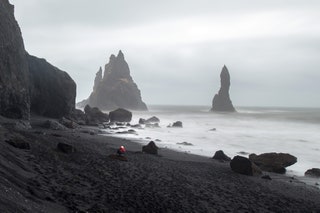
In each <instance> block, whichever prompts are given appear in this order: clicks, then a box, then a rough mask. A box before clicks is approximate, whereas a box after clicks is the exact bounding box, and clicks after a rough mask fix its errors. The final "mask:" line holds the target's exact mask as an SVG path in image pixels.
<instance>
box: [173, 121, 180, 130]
mask: <svg viewBox="0 0 320 213" xmlns="http://www.w3.org/2000/svg"><path fill="white" fill-rule="evenodd" d="M171 127H180V128H182V122H181V121H176V122H174V123H173V124H172V126H171Z"/></svg>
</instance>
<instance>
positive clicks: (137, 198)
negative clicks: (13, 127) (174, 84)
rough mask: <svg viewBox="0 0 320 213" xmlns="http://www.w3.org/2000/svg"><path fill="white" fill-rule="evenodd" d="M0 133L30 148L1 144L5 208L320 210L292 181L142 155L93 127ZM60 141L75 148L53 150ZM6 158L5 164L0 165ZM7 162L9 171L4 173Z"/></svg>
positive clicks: (313, 192) (183, 157) (189, 158)
mask: <svg viewBox="0 0 320 213" xmlns="http://www.w3.org/2000/svg"><path fill="white" fill-rule="evenodd" d="M0 130H1V131H0V133H1V136H2V139H1V140H6V137H9V136H10V135H11V136H13V135H14V136H15V137H20V138H21V139H23V140H24V141H26V142H28V143H29V144H30V150H20V149H16V148H14V147H12V146H10V145H9V144H7V143H5V142H2V143H0V146H1V148H2V149H1V150H3V151H2V153H1V154H0V157H1V158H0V159H2V160H1V161H0V162H1V167H0V172H1V173H2V174H6V176H5V177H7V178H4V177H0V192H1V193H2V194H3V195H6V196H5V197H4V196H1V195H0V204H1V205H0V206H1V207H0V209H1V208H2V210H3V211H9V212H12V211H14V212H56V211H57V209H58V210H59V212H76V211H84V212H85V211H88V212H96V211H100V212H137V211H139V212H228V211H229V212H279V211H282V212H292V211H294V212H295V211H297V212H299V211H300V212H308V211H309V212H310V211H312V210H313V211H315V212H317V211H320V202H319V200H320V190H318V189H316V188H314V187H310V186H307V185H305V184H302V183H300V182H298V181H296V180H292V179H290V178H286V179H283V178H282V177H281V178H277V177H278V176H277V175H272V180H271V181H270V180H265V179H261V178H259V177H249V176H244V175H240V174H237V173H234V172H232V171H231V169H230V167H229V164H228V163H220V162H217V161H215V160H213V159H210V158H206V157H202V156H197V155H193V154H185V153H179V152H175V151H172V150H167V149H160V150H159V155H158V156H154V155H149V154H144V153H142V152H141V148H142V145H141V144H138V143H136V142H133V141H129V140H127V139H121V138H117V137H112V136H102V135H97V134H98V130H97V131H95V133H93V135H91V134H90V133H91V131H93V130H92V128H86V127H82V128H79V129H76V130H65V131H58V130H49V129H44V128H40V127H38V126H33V129H30V130H23V131H17V132H10V131H9V130H8V131H9V132H8V131H7V130H6V129H5V128H3V127H0ZM6 133H8V134H6ZM60 142H62V143H67V144H70V145H72V146H73V147H74V148H75V150H76V151H75V152H72V153H68V154H66V153H61V152H59V151H58V150H57V148H56V146H57V143H60ZM120 145H124V146H125V147H126V149H127V153H126V157H127V158H128V161H127V162H122V161H118V160H113V159H111V158H109V157H108V156H109V155H110V154H115V152H116V149H117V148H118V147H119V146H120ZM8 156H11V157H10V162H11V163H9V162H7V161H4V160H3V159H5V157H7V158H8ZM11 164H12V165H11ZM9 165H11V168H15V170H8V169H7V168H10V167H9ZM9 177H10V178H9ZM13 180H14V181H13ZM8 181H9V183H8ZM8 188H11V190H9V191H8V192H6V191H5V189H8ZM1 193H0V194H1ZM16 194H19V196H18V197H17V196H16V197H15V198H14V197H13V195H16ZM11 195H12V196H11Z"/></svg>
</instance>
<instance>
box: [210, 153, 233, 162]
mask: <svg viewBox="0 0 320 213" xmlns="http://www.w3.org/2000/svg"><path fill="white" fill-rule="evenodd" d="M212 158H213V159H215V160H221V161H231V158H230V157H228V156H227V155H226V154H224V152H223V151H222V150H219V151H216V153H215V154H214V156H213V157H212Z"/></svg>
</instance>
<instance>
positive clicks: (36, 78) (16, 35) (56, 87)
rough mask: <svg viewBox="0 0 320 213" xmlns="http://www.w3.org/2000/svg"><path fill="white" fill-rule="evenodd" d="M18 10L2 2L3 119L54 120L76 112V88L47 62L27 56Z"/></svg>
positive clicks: (5, 0)
mask: <svg viewBox="0 0 320 213" xmlns="http://www.w3.org/2000/svg"><path fill="white" fill-rule="evenodd" d="M13 13H14V7H13V6H12V5H11V4H9V2H8V0H2V1H0V115H3V116H5V117H9V118H17V119H29V117H30V108H31V110H32V111H33V112H34V113H37V114H39V115H44V116H48V117H53V118H60V117H62V116H65V115H68V114H70V113H71V112H72V111H73V110H74V109H75V96H76V84H75V83H74V81H73V80H72V79H71V78H70V76H69V75H68V74H67V73H66V72H63V71H60V70H59V69H57V68H56V67H54V66H52V65H50V64H49V63H48V62H46V61H45V60H44V59H39V58H36V57H34V56H30V55H28V54H27V53H26V50H25V48H24V44H23V39H22V36H21V32H20V28H19V26H18V23H17V22H16V20H15V18H14V14H13Z"/></svg>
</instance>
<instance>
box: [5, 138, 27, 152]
mask: <svg viewBox="0 0 320 213" xmlns="http://www.w3.org/2000/svg"><path fill="white" fill-rule="evenodd" d="M6 142H7V143H8V144H10V145H11V146H13V147H15V148H18V149H27V150H29V149H30V144H29V143H28V142H26V141H25V140H23V139H21V138H13V139H9V140H6Z"/></svg>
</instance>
